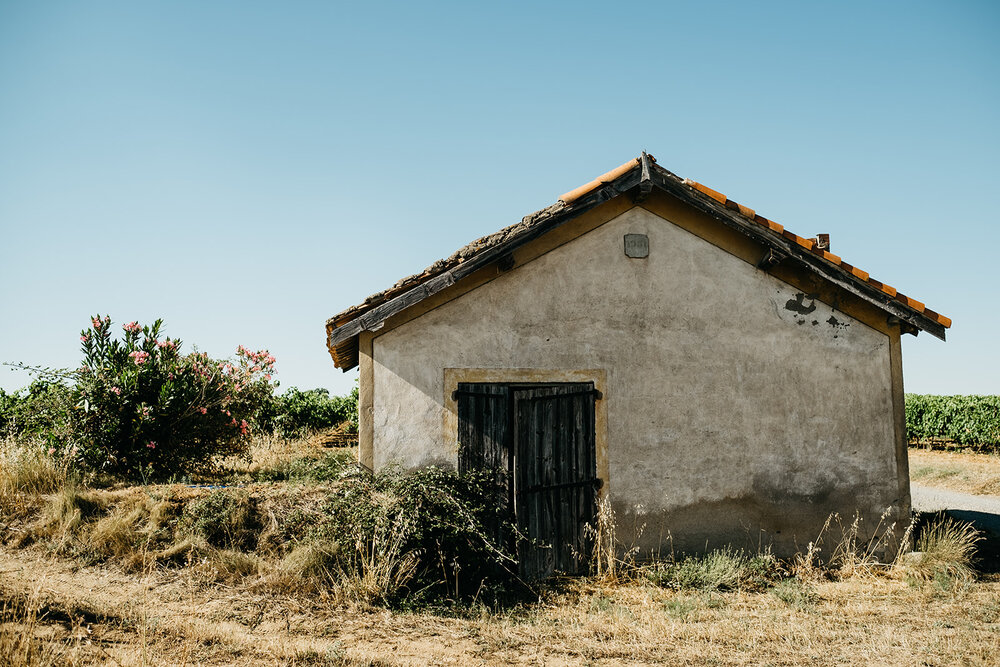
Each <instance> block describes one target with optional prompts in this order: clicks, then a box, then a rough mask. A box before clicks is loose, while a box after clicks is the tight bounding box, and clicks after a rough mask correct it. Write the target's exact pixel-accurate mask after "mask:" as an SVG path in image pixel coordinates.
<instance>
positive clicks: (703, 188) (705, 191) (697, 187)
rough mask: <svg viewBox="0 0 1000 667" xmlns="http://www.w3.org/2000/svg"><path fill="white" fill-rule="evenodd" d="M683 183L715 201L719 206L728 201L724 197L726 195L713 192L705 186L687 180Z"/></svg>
mask: <svg viewBox="0 0 1000 667" xmlns="http://www.w3.org/2000/svg"><path fill="white" fill-rule="evenodd" d="M684 182H685V183H687V184H688V185H690V186H691V187H692V188H694V189H695V190H697V191H698V192H700V193H702V194H705V195H708V196H709V197H711V198H712V199H714V200H716V201H717V202H719V203H720V204H725V203H726V202H727V201H729V199H728V198H727V197H726V195H724V194H722V193H721V192H716V191H715V190H713V189H712V188H710V187H708V186H707V185H702V184H701V183H698V182H697V181H689V180H687V179H685V181H684Z"/></svg>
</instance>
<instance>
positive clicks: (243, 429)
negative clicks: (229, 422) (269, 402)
mask: <svg viewBox="0 0 1000 667" xmlns="http://www.w3.org/2000/svg"><path fill="white" fill-rule="evenodd" d="M249 432H250V424H247V420H246V419H241V420H240V433H241V434H242V435H246V434H247V433H249Z"/></svg>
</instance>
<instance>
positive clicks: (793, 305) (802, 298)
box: [785, 292, 816, 315]
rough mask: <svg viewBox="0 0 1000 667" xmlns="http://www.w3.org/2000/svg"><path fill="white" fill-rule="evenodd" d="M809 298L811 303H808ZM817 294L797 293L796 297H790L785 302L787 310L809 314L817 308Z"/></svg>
mask: <svg viewBox="0 0 1000 667" xmlns="http://www.w3.org/2000/svg"><path fill="white" fill-rule="evenodd" d="M807 299H808V300H809V304H808V305H806V303H805V302H806V300H807ZM815 299H816V295H815V294H805V293H803V292H799V293H798V294H796V295H795V298H794V299H789V300H788V301H786V302H785V310H790V311H792V312H793V313H798V314H799V315H808V314H809V313H811V312H812V311H814V310H816V303H815Z"/></svg>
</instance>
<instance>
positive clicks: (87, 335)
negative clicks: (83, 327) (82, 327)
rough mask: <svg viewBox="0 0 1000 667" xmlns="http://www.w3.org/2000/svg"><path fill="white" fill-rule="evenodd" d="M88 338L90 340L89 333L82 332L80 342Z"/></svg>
mask: <svg viewBox="0 0 1000 667" xmlns="http://www.w3.org/2000/svg"><path fill="white" fill-rule="evenodd" d="M88 340H90V334H83V335H82V336H80V341H81V342H83V343H86V342H87V341H88Z"/></svg>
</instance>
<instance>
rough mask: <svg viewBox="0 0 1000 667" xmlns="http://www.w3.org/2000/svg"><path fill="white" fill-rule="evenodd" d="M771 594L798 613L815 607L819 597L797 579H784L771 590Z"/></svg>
mask: <svg viewBox="0 0 1000 667" xmlns="http://www.w3.org/2000/svg"><path fill="white" fill-rule="evenodd" d="M771 593H772V594H773V595H774V596H775V597H776V598H778V599H779V600H781V601H782V602H784V603H785V604H787V605H788V606H789V607H794V608H795V609H798V610H800V611H805V610H807V609H809V608H810V607H813V606H815V605H816V603H817V602H818V601H819V595H818V594H817V593H816V591H815V590H814V589H813V587H812V586H810V585H809V584H807V583H806V582H804V581H802V580H801V579H797V578H791V579H785V580H784V581H782V582H780V583H779V584H778V585H776V586H775V587H774V588H772V589H771Z"/></svg>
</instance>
